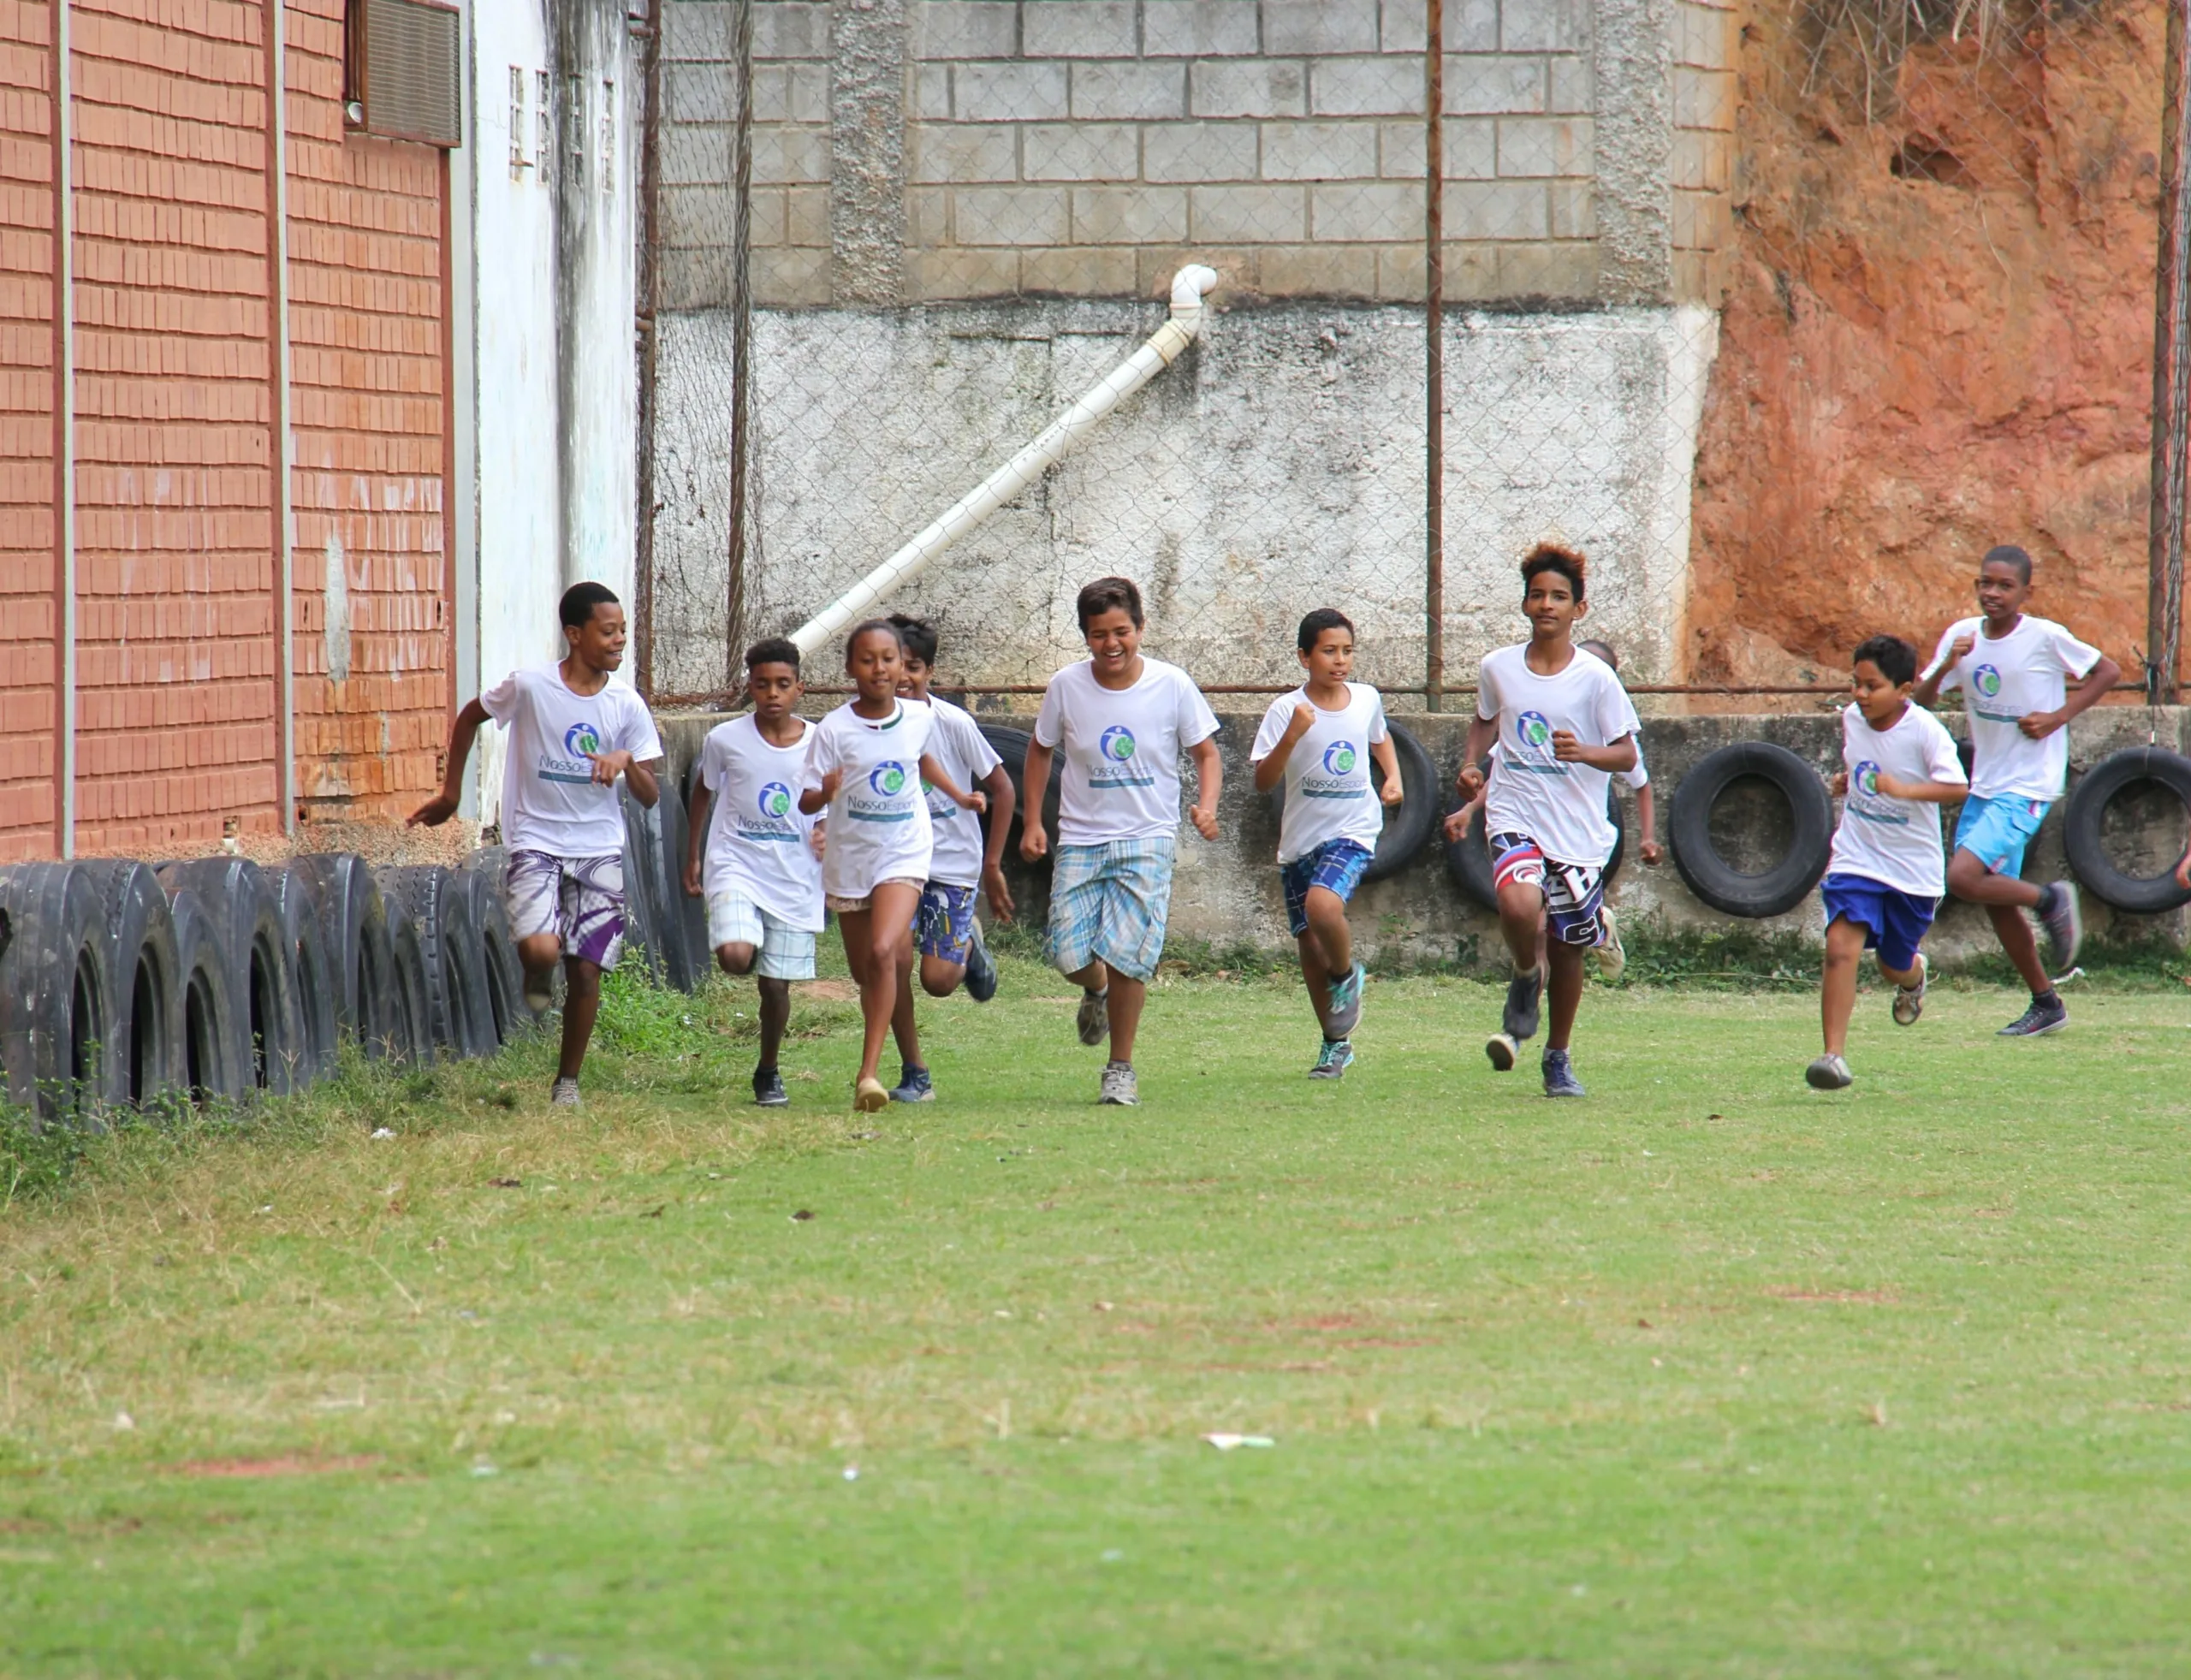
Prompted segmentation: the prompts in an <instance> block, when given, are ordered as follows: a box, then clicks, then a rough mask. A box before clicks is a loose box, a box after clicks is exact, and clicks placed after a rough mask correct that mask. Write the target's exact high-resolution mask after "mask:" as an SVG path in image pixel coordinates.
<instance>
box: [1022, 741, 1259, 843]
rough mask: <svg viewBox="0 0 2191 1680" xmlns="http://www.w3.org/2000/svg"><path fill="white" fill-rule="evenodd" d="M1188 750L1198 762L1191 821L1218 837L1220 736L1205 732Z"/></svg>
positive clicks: (1209, 836)
mask: <svg viewBox="0 0 2191 1680" xmlns="http://www.w3.org/2000/svg"><path fill="white" fill-rule="evenodd" d="M1187 751H1188V752H1189V753H1190V754H1191V756H1192V757H1193V758H1194V761H1195V802H1194V804H1192V805H1191V806H1190V807H1189V808H1188V810H1187V820H1188V821H1189V822H1192V823H1193V824H1194V825H1195V832H1196V834H1200V835H1201V836H1202V838H1203V839H1204V840H1215V839H1216V838H1217V790H1218V789H1219V788H1220V787H1223V786H1224V785H1225V761H1224V760H1223V759H1221V758H1220V757H1218V756H1217V739H1216V737H1214V736H1213V735H1205V736H1204V737H1203V738H1202V739H1201V740H1198V741H1196V743H1195V744H1194V745H1192V746H1191V747H1189V748H1188V749H1187ZM1028 757H1030V758H1031V757H1034V755H1033V754H1032V753H1030V754H1029V755H1028Z"/></svg>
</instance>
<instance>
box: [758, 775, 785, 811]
mask: <svg viewBox="0 0 2191 1680" xmlns="http://www.w3.org/2000/svg"><path fill="white" fill-rule="evenodd" d="M754 804H757V806H759V807H760V811H761V815H762V816H773V817H775V818H777V819H779V820H781V819H782V818H784V817H787V816H790V815H791V789H790V788H788V787H785V786H784V785H783V783H781V781H772V782H770V783H769V785H768V786H767V787H763V789H762V790H761V797H760V798H757V799H756V800H755V801H754Z"/></svg>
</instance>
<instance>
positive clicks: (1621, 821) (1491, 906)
mask: <svg viewBox="0 0 2191 1680" xmlns="http://www.w3.org/2000/svg"><path fill="white" fill-rule="evenodd" d="M1606 821H1607V822H1611V823H1612V852H1609V853H1607V854H1606V867H1605V876H1604V879H1605V884H1606V886H1608V887H1610V886H1612V881H1613V877H1614V876H1617V875H1618V874H1619V873H1620V865H1621V860H1622V859H1623V858H1625V857H1627V855H1628V820H1627V818H1626V817H1624V816H1622V814H1621V810H1620V795H1619V793H1618V792H1617V791H1615V790H1614V789H1613V788H1611V787H1608V788H1606ZM1490 826H1491V825H1490V824H1489V823H1488V822H1486V821H1485V817H1484V813H1483V812H1481V811H1478V812H1477V813H1476V821H1475V822H1472V823H1470V825H1469V832H1468V837H1467V838H1466V839H1465V840H1447V841H1446V843H1445V845H1446V875H1447V876H1449V877H1450V878H1451V879H1452V882H1453V884H1454V885H1455V886H1456V887H1459V888H1460V889H1461V891H1462V892H1463V893H1465V894H1466V895H1467V896H1468V898H1469V899H1470V901H1471V902H1472V903H1475V904H1479V905H1482V906H1483V907H1484V908H1485V909H1486V910H1496V909H1498V908H1499V891H1498V888H1497V887H1494V886H1493V884H1492V877H1491V837H1490V835H1489V834H1487V833H1486V832H1485V831H1486V830H1487V828H1489V827H1490Z"/></svg>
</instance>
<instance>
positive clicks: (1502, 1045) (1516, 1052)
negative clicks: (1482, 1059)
mask: <svg viewBox="0 0 2191 1680" xmlns="http://www.w3.org/2000/svg"><path fill="white" fill-rule="evenodd" d="M1483 1054H1485V1055H1487V1056H1488V1057H1490V1058H1491V1065H1492V1066H1493V1067H1494V1068H1496V1069H1498V1071H1499V1072H1501V1073H1511V1072H1513V1071H1514V1064H1515V1063H1516V1062H1517V1061H1518V1060H1521V1055H1522V1047H1521V1046H1520V1045H1518V1044H1517V1043H1516V1042H1514V1041H1513V1039H1512V1038H1511V1036H1509V1035H1507V1034H1505V1033H1503V1032H1494V1033H1493V1034H1492V1035H1491V1036H1490V1037H1489V1038H1487V1039H1486V1040H1485V1041H1484V1045H1483Z"/></svg>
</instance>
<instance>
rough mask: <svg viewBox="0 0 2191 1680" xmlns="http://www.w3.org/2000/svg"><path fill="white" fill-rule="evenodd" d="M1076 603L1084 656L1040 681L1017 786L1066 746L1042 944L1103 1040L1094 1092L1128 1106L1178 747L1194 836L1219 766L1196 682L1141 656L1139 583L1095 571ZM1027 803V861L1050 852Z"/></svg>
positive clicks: (1158, 940) (1158, 927) (1023, 826)
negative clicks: (1107, 1051) (1106, 1050)
mask: <svg viewBox="0 0 2191 1680" xmlns="http://www.w3.org/2000/svg"><path fill="white" fill-rule="evenodd" d="M1074 610H1075V612H1076V613H1077V614H1078V615H1079V619H1080V633H1081V636H1082V637H1083V638H1084V639H1085V640H1086V642H1087V644H1088V654H1089V657H1088V659H1087V661H1086V662H1084V663H1083V664H1078V665H1068V666H1066V668H1065V669H1063V670H1062V671H1060V672H1059V673H1058V674H1057V675H1055V676H1054V677H1053V678H1051V679H1050V686H1049V688H1048V692H1045V693H1044V694H1043V696H1042V710H1041V712H1040V713H1039V714H1037V715H1036V719H1035V732H1034V734H1035V738H1034V739H1033V740H1032V741H1031V742H1030V743H1029V744H1028V747H1027V764H1026V769H1025V771H1024V774H1023V775H1021V777H1020V784H1019V785H1020V786H1021V787H1025V788H1042V787H1048V786H1049V785H1050V764H1051V762H1052V760H1053V759H1054V757H1055V755H1056V754H1057V752H1058V751H1059V749H1060V748H1063V749H1064V751H1065V777H1064V785H1063V787H1062V788H1061V789H1060V800H1059V808H1058V856H1057V868H1056V870H1055V872H1054V874H1053V875H1052V876H1051V878H1050V927H1049V934H1048V938H1047V941H1045V943H1046V946H1047V951H1046V954H1047V955H1048V958H1049V960H1050V962H1051V963H1052V965H1054V966H1055V967H1056V968H1058V969H1059V970H1060V971H1062V972H1063V973H1064V974H1065V975H1066V977H1067V978H1068V979H1071V980H1072V981H1075V982H1078V984H1079V986H1080V988H1081V991H1082V996H1081V1000H1080V1010H1079V1013H1078V1016H1077V1017H1076V1018H1075V1025H1076V1026H1077V1027H1078V1030H1079V1033H1080V1042H1082V1043H1083V1044H1090V1045H1094V1044H1101V1042H1103V1039H1104V1036H1105V1034H1106V1033H1107V1034H1108V1035H1109V1036H1110V1040H1111V1055H1110V1060H1108V1061H1107V1062H1105V1063H1104V1064H1103V1078H1102V1086H1101V1096H1100V1098H1099V1101H1103V1102H1115V1103H1127V1104H1131V1103H1134V1102H1138V1101H1140V1100H1141V1096H1140V1089H1139V1085H1138V1083H1137V1081H1136V1079H1135V1077H1134V1071H1133V1046H1134V1034H1135V1031H1136V1030H1137V1028H1138V1027H1139V1026H1140V1024H1141V1009H1142V1005H1143V1002H1144V1001H1145V1000H1146V999H1147V997H1148V994H1149V977H1150V976H1152V975H1154V974H1155V972H1156V962H1157V959H1158V958H1159V957H1161V956H1162V954H1163V953H1164V921H1165V917H1166V916H1167V913H1168V912H1169V911H1170V909H1171V905H1172V865H1173V858H1174V856H1175V855H1176V853H1177V851H1178V847H1179V755H1180V754H1181V753H1182V752H1186V753H1190V754H1191V755H1192V756H1193V758H1194V761H1195V803H1194V807H1193V809H1192V810H1190V811H1189V812H1188V813H1187V815H1188V816H1189V817H1190V818H1191V820H1192V821H1193V822H1194V825H1195V830H1196V833H1198V834H1201V836H1202V838H1203V839H1204V840H1215V839H1216V838H1217V791H1218V787H1219V785H1220V782H1221V781H1223V779H1224V774H1225V772H1224V767H1223V766H1222V765H1221V764H1220V763H1219V761H1218V757H1217V744H1216V743H1215V742H1214V741H1213V740H1212V739H1210V737H1211V736H1213V735H1214V734H1215V733H1217V716H1216V714H1215V713H1214V712H1212V711H1211V710H1210V709H1209V702H1208V701H1207V700H1205V699H1203V698H1202V691H1201V690H1200V689H1198V688H1196V686H1195V685H1194V680H1193V679H1192V678H1191V677H1190V676H1188V674H1186V673H1185V671H1182V670H1181V669H1180V668H1179V667H1178V666H1176V665H1167V664H1166V663H1165V662H1163V661H1162V660H1161V659H1145V658H1143V656H1142V652H1141V634H1142V629H1143V620H1142V611H1141V591H1139V590H1138V589H1137V588H1135V587H1134V585H1133V584H1132V583H1131V581H1130V580H1129V579H1125V578H1098V579H1096V580H1095V582H1094V583H1092V584H1090V585H1088V586H1087V587H1086V588H1085V589H1084V590H1082V591H1080V596H1079V598H1078V600H1077V601H1076V602H1075V603H1074ZM1028 803H1029V809H1028V810H1027V812H1026V814H1025V815H1024V816H1023V817H1022V818H1021V820H1020V840H1019V855H1020V856H1021V857H1022V858H1025V859H1026V860H1027V861H1028V862H1029V863H1030V864H1032V863H1036V862H1038V861H1039V860H1040V859H1042V858H1043V857H1044V856H1045V855H1047V854H1048V852H1049V849H1050V836H1049V831H1048V829H1047V828H1044V827H1043V824H1042V804H1041V802H1040V800H1039V799H1036V798H1030V800H1029V802H1028Z"/></svg>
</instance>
